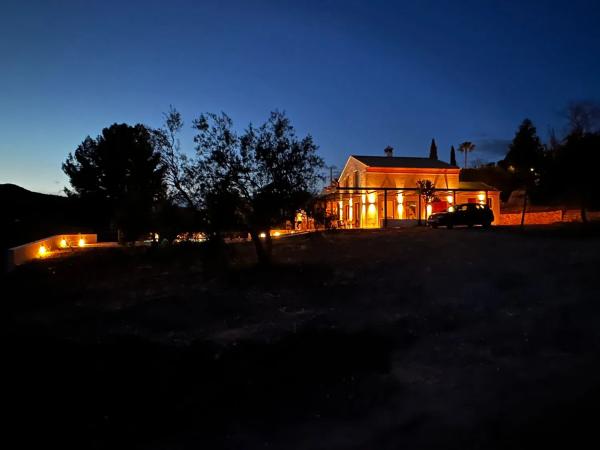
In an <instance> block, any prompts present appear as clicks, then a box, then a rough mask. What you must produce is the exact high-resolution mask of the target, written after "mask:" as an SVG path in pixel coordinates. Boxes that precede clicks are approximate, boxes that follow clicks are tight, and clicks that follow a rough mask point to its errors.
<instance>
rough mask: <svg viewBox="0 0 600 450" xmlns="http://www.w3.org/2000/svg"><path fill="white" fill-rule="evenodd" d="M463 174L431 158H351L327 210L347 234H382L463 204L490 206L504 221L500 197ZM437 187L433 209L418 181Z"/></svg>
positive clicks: (332, 192) (490, 187)
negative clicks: (461, 176)
mask: <svg viewBox="0 0 600 450" xmlns="http://www.w3.org/2000/svg"><path fill="white" fill-rule="evenodd" d="M459 174H460V168H459V167H456V166H451V165H450V164H448V163H445V162H443V161H439V160H434V159H429V158H415V157H394V156H392V150H391V149H390V148H388V149H386V156H358V155H351V156H350V157H349V158H348V161H347V162H346V165H345V166H344V169H343V170H342V173H341V175H340V177H339V179H338V185H337V186H336V187H335V188H333V190H330V191H329V193H328V195H327V206H326V208H327V210H328V212H329V213H331V214H332V215H335V216H336V217H337V218H338V219H339V224H340V225H341V226H342V227H345V228H379V227H386V226H395V225H400V224H401V223H402V221H406V220H418V219H419V217H420V218H421V219H423V220H425V219H426V218H427V217H428V216H429V215H430V214H431V213H434V212H438V211H445V210H447V209H448V208H449V207H451V206H453V205H455V204H459V203H482V204H485V203H487V204H488V206H489V207H490V208H491V209H492V210H493V212H494V217H495V220H496V222H497V220H498V219H499V218H500V192H499V191H498V190H497V189H496V188H494V187H492V186H489V185H487V184H485V183H482V182H462V181H459ZM419 180H429V181H431V182H432V183H433V184H434V185H435V196H434V198H433V199H432V200H431V201H430V202H429V203H427V202H426V201H425V198H424V197H423V196H420V195H419V192H418V189H417V181H419Z"/></svg>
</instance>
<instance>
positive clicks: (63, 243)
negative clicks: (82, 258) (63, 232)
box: [59, 238, 67, 248]
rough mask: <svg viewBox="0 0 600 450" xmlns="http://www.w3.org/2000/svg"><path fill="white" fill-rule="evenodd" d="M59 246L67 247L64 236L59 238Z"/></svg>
mask: <svg viewBox="0 0 600 450" xmlns="http://www.w3.org/2000/svg"><path fill="white" fill-rule="evenodd" d="M59 245H60V248H67V240H66V239H65V238H62V239H61V240H60V244H59Z"/></svg>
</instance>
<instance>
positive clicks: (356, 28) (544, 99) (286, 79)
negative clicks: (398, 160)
mask: <svg viewBox="0 0 600 450" xmlns="http://www.w3.org/2000/svg"><path fill="white" fill-rule="evenodd" d="M599 24H600V2H598V1H597V0H595V1H574V0H571V1H561V2H551V1H539V2H534V1H508V0H506V1H482V0H479V1H458V0H453V1H450V0H449V1H423V0H421V1H416V0H415V1H403V2H396V4H395V5H394V4H392V2H389V1H385V2H379V1H366V0H365V1H361V2H359V1H336V2H334V1H324V0H321V1H314V2H307V1H289V2H287V1H277V2H276V1H270V2H269V1H250V0H246V1H239V2H237V1H215V2H208V1H189V2H183V1H164V0H163V1H148V0H146V1H143V2H141V1H140V2H133V1H114V2H113V1H107V0H104V1H98V2H92V1H89V2H88V1H86V2H82V1H72V2H68V1H53V2H47V1H44V2H28V1H24V0H20V1H12V0H8V1H7V0H3V2H2V6H0V58H1V59H0V183H4V182H12V183H17V184H20V185H22V186H24V187H27V188H30V189H34V190H39V191H42V192H52V193H55V192H57V191H59V190H60V189H61V188H62V187H63V186H64V185H65V183H66V179H65V177H64V175H63V174H62V172H61V170H60V165H61V162H62V161H63V160H64V158H65V156H66V154H67V153H68V152H69V151H72V150H74V149H75V148H76V146H77V145H78V144H79V143H80V142H81V141H82V140H83V139H84V137H85V136H86V135H88V134H90V135H92V136H95V135H97V134H98V133H99V132H100V130H101V129H102V127H104V126H107V125H109V124H111V123H114V122H128V123H136V122H141V123H145V124H147V125H150V126H158V125H159V124H160V123H161V120H162V113H163V112H164V111H166V110H167V109H168V107H169V105H170V104H173V105H174V106H175V107H177V108H178V109H179V110H180V111H181V112H182V113H183V114H184V116H185V119H186V122H187V125H189V124H190V122H191V120H192V119H193V118H194V117H196V116H197V115H198V114H199V113H201V112H205V111H221V110H222V111H225V112H227V113H228V114H229V115H230V116H232V117H233V119H234V120H235V122H236V124H237V126H238V127H240V128H243V127H245V126H246V125H247V123H248V122H250V121H252V122H254V123H258V122H261V121H262V120H264V119H265V118H266V117H267V114H268V112H269V111H270V110H272V109H276V108H278V109H283V110H285V111H286V112H287V113H288V115H289V116H290V117H291V119H292V121H293V123H294V124H295V126H296V128H297V129H298V132H299V133H300V134H305V133H308V132H310V133H311V134H312V135H313V136H314V138H315V140H316V142H317V143H318V144H319V145H320V148H321V153H322V155H323V157H324V158H325V159H326V161H327V163H328V164H335V165H337V166H338V167H341V166H342V165H343V163H344V161H345V158H346V156H347V155H348V154H350V153H363V154H382V149H383V148H384V147H385V146H386V145H388V144H389V145H392V146H393V147H394V148H395V151H396V154H397V155H416V156H418V155H422V156H425V155H426V154H427V152H428V148H429V143H430V141H431V138H432V137H435V138H436V140H437V142H438V147H439V153H440V157H441V158H442V159H448V153H449V147H450V145H451V144H455V145H456V144H458V143H460V142H462V141H464V140H472V141H474V142H476V144H477V145H478V150H477V151H476V152H475V153H473V155H472V158H473V159H477V158H480V159H484V160H497V159H498V158H500V157H501V156H502V154H501V153H498V151H500V152H501V149H502V147H503V146H504V145H506V142H507V141H508V140H510V139H511V138H512V136H513V134H514V131H515V129H516V127H517V126H518V124H519V123H520V121H521V120H522V119H523V118H525V117H530V118H531V119H532V120H533V121H534V123H535V125H536V126H537V127H538V130H539V132H540V134H541V136H542V137H543V138H544V139H545V138H546V136H547V132H548V129H549V127H551V126H553V127H556V128H557V130H558V131H560V130H561V127H562V126H563V119H562V117H561V110H562V109H563V108H564V107H565V105H566V104H567V102H569V101H571V100H578V99H600V26H598V25H599ZM191 136H192V134H191V131H190V130H189V129H188V130H187V131H186V134H185V135H184V138H185V139H184V145H185V146H186V147H187V148H188V149H189V150H190V151H192V148H193V143H192V141H191Z"/></svg>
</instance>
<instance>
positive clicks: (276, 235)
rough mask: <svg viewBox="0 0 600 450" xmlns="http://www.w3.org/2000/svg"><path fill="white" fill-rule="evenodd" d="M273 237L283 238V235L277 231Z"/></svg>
mask: <svg viewBox="0 0 600 450" xmlns="http://www.w3.org/2000/svg"><path fill="white" fill-rule="evenodd" d="M273 236H275V237H279V236H281V233H280V232H279V231H276V232H275V233H273Z"/></svg>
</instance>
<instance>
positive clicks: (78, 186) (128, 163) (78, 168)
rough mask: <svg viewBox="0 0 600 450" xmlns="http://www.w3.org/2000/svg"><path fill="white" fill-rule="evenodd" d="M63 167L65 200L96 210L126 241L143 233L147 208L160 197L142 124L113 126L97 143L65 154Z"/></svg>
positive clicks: (154, 159) (158, 175)
mask: <svg viewBox="0 0 600 450" xmlns="http://www.w3.org/2000/svg"><path fill="white" fill-rule="evenodd" d="M62 169H63V171H64V172H65V174H66V175H67V176H68V177H69V182H70V185H71V189H67V188H65V192H66V193H67V195H69V196H74V197H79V198H81V199H82V200H84V201H85V202H87V203H89V204H93V205H94V206H95V208H96V212H97V219H98V220H102V219H104V220H106V218H107V219H108V220H109V221H110V222H111V223H112V224H114V225H116V227H117V228H118V229H121V230H122V231H123V232H124V233H125V235H124V237H125V238H126V239H127V240H134V239H136V238H138V237H139V236H140V235H141V233H143V232H145V231H149V230H148V226H149V224H150V222H151V214H152V207H153V205H154V204H155V202H156V201H157V200H159V199H160V198H161V197H162V196H163V194H164V184H163V174H164V170H163V168H162V167H161V166H160V155H159V154H158V152H156V151H155V146H154V142H153V139H152V136H151V133H150V131H149V130H148V129H147V128H146V127H145V126H144V125H141V124H137V125H135V126H130V125H127V124H113V125H111V126H110V127H108V128H104V129H103V130H102V134H100V135H99V136H98V137H97V138H96V139H92V138H91V137H89V136H88V137H87V138H86V139H85V140H84V141H83V142H82V143H81V144H80V145H79V146H78V147H77V149H76V150H75V152H74V153H69V154H68V156H67V159H66V161H65V162H64V163H63V165H62Z"/></svg>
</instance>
